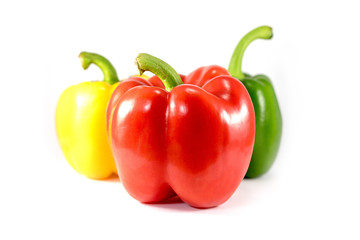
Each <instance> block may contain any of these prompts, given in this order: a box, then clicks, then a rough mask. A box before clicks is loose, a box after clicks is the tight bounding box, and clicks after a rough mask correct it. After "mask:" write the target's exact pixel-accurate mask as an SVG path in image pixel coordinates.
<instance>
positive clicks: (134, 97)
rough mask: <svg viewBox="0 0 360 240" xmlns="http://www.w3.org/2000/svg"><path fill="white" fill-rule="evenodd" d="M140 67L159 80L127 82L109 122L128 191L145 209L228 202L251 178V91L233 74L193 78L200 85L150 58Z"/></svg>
mask: <svg viewBox="0 0 360 240" xmlns="http://www.w3.org/2000/svg"><path fill="white" fill-rule="evenodd" d="M136 64H137V66H138V68H139V70H140V73H141V74H142V73H143V72H144V71H150V72H152V73H154V74H155V75H156V76H157V77H153V78H150V79H149V81H147V80H144V79H140V78H129V79H127V80H124V81H123V82H121V83H120V84H119V86H118V87H117V88H116V89H115V91H114V93H113V95H112V97H111V98H112V100H110V103H111V106H110V108H111V109H112V110H111V113H110V114H108V115H107V122H108V131H109V135H110V137H111V142H112V149H113V154H114V158H115V162H116V166H117V169H118V173H119V177H120V179H121V181H122V183H123V185H124V187H125V189H126V190H127V192H128V193H129V194H130V195H131V196H132V197H134V198H135V199H137V200H138V201H140V202H144V203H156V202H161V201H164V200H166V199H167V198H170V197H172V196H174V195H178V196H179V198H180V199H182V200H183V201H184V202H186V203H188V204H189V205H191V206H193V207H197V208H209V207H214V206H217V205H219V204H222V203H224V202H225V201H226V200H228V199H229V198H230V197H231V196H232V194H233V193H234V191H235V190H236V188H237V187H238V186H239V184H240V182H241V180H242V179H243V178H244V176H245V173H246V171H247V169H248V166H249V163H250V159H251V154H252V150H253V146H254V137H255V114H254V108H253V105H252V102H251V99H250V96H249V94H248V92H247V90H246V88H245V87H244V85H243V84H242V83H241V82H240V81H238V80H237V79H235V78H233V77H231V76H229V75H228V73H227V75H222V76H216V77H214V78H213V77H212V76H210V75H206V74H205V75H206V76H207V77H206V76H203V75H201V74H198V73H196V74H194V75H193V78H191V81H190V80H189V79H188V81H189V82H192V83H193V84H196V85H193V84H183V80H184V79H186V77H183V80H182V78H181V77H180V76H179V74H177V72H176V71H175V70H174V69H173V68H172V67H171V66H169V65H168V64H167V63H165V62H163V61H162V60H160V59H158V58H156V57H153V56H151V55H149V54H144V53H143V54H139V55H138V57H137V58H136ZM214 68H216V67H214ZM219 69H220V70H219V71H223V70H224V69H223V68H221V67H220V68H219ZM225 71H226V69H225ZM200 72H201V70H200ZM226 72H227V71H226ZM156 79H160V80H161V81H162V83H163V84H162V83H160V82H158V81H157V80H156Z"/></svg>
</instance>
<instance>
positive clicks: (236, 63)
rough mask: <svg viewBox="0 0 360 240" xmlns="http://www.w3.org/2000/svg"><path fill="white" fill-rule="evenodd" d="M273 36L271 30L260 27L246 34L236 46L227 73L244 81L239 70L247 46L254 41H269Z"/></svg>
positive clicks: (267, 27)
mask: <svg viewBox="0 0 360 240" xmlns="http://www.w3.org/2000/svg"><path fill="white" fill-rule="evenodd" d="M272 36H273V33H272V28H271V27H269V26H261V27H258V28H255V29H254V30H252V31H250V32H249V33H248V34H246V35H245V36H244V37H243V38H242V39H241V40H240V42H239V43H238V45H237V46H236V48H235V50H234V53H233V55H232V57H231V60H230V64H229V72H230V74H231V75H232V76H233V77H236V78H237V79H239V80H242V79H244V77H245V75H244V73H243V72H242V70H241V63H242V59H243V56H244V52H245V50H246V48H247V46H248V45H249V44H250V43H251V42H252V41H254V40H256V39H271V38H272Z"/></svg>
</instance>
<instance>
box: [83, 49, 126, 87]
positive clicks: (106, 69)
mask: <svg viewBox="0 0 360 240" xmlns="http://www.w3.org/2000/svg"><path fill="white" fill-rule="evenodd" d="M79 58H80V60H81V64H82V67H83V68H84V69H87V68H88V67H89V66H90V64H91V63H94V64H95V65H97V66H98V67H99V68H100V69H101V71H102V72H103V74H104V82H107V83H108V84H110V85H112V84H114V83H117V82H119V78H118V76H117V73H116V70H115V68H114V66H113V65H112V64H111V63H110V62H109V60H107V59H106V58H104V57H103V56H101V55H99V54H96V53H89V52H81V53H80V55H79Z"/></svg>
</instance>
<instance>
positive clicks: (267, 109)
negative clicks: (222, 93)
mask: <svg viewBox="0 0 360 240" xmlns="http://www.w3.org/2000/svg"><path fill="white" fill-rule="evenodd" d="M272 36H273V33H272V28H271V27H268V26H261V27H258V28H256V29H254V30H252V31H250V32H249V33H248V34H246V35H245V36H244V37H243V38H242V39H241V40H240V42H239V43H238V45H237V46H236V48H235V50H234V53H233V55H232V57H231V61H230V64H229V72H230V73H231V75H232V76H233V77H236V78H237V79H239V80H240V81H241V82H242V83H243V84H244V85H245V87H246V89H247V90H248V92H249V94H250V97H251V100H252V102H253V105H254V109H255V119H256V134H255V145H254V151H253V155H252V158H251V162H250V166H249V169H248V171H247V173H246V177H247V178H255V177H259V176H261V175H262V174H264V173H266V172H267V171H268V170H269V169H270V167H271V166H272V165H273V163H274V161H275V158H276V155H277V153H278V150H279V146H280V141H281V134H282V117H281V112H280V107H279V103H278V100H277V97H276V94H275V90H274V87H273V85H272V83H271V81H270V79H269V78H268V77H267V76H265V75H255V76H250V75H248V74H244V73H243V72H242V69H241V63H242V58H243V55H244V52H245V49H246V48H247V46H248V45H249V44H250V43H251V42H252V41H254V40H255V39H271V38H272Z"/></svg>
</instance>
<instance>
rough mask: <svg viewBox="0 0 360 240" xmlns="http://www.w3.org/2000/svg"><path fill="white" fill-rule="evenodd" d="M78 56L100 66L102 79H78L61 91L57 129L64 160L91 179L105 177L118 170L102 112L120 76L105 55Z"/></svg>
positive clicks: (56, 115) (104, 110)
mask: <svg viewBox="0 0 360 240" xmlns="http://www.w3.org/2000/svg"><path fill="white" fill-rule="evenodd" d="M79 57H80V59H81V60H82V65H83V68H84V69H87V68H88V67H89V65H90V64H91V63H94V64H96V65H97V66H99V67H100V69H101V70H102V71H103V73H104V81H92V82H84V83H80V84H77V85H74V86H71V87H69V88H68V89H66V90H65V91H64V92H63V93H62V95H61V96H60V99H59V101H58V103H57V107H56V114H55V123H56V124H55V125H56V132H57V136H58V140H59V143H60V147H61V149H62V151H63V153H64V155H65V158H66V160H67V161H68V162H69V164H70V165H71V166H72V167H73V168H74V169H75V170H76V171H77V172H79V173H80V174H83V175H85V176H86V177H88V178H92V179H106V178H109V177H110V176H111V175H113V174H117V171H116V166H115V162H114V159H113V156H112V151H111V148H110V145H109V142H108V137H107V131H106V121H105V119H106V118H105V116H106V108H107V104H108V102H109V99H110V97H111V94H112V92H113V91H114V89H115V87H116V86H117V85H118V83H119V80H118V77H117V74H116V70H115V69H114V67H113V66H112V65H111V63H110V62H109V61H108V60H107V59H105V58H104V57H102V56H100V55H98V54H94V53H88V52H82V53H81V54H80V56H79Z"/></svg>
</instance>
